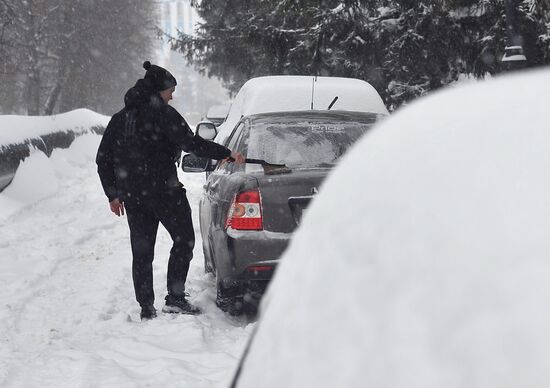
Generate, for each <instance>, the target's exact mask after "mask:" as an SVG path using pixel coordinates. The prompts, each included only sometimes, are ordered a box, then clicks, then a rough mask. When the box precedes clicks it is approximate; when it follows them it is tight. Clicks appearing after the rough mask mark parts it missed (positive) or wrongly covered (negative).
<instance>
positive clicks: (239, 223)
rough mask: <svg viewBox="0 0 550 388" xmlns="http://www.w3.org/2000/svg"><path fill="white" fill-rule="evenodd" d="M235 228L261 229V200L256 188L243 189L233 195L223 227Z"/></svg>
mask: <svg viewBox="0 0 550 388" xmlns="http://www.w3.org/2000/svg"><path fill="white" fill-rule="evenodd" d="M228 227H232V228H233V229H236V230H262V229H263V221H262V201H261V198H260V192H259V191H258V190H251V191H243V192H242V193H238V194H237V195H235V198H234V199H233V203H232V204H231V207H230V208H229V213H228V214H227V220H226V221H225V228H226V229H227V228H228Z"/></svg>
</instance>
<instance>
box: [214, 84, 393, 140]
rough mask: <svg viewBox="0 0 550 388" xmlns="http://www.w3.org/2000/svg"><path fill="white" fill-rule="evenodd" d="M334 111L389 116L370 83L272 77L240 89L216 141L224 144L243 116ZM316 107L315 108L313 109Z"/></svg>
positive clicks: (245, 85)
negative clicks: (328, 109)
mask: <svg viewBox="0 0 550 388" xmlns="http://www.w3.org/2000/svg"><path fill="white" fill-rule="evenodd" d="M335 97H338V100H337V101H336V102H335V103H334V105H333V106H332V109H334V110H345V111H355V112H371V113H381V114H387V113H388V110H387V109H386V107H385V105H384V102H383V101H382V98H381V97H380V95H379V94H378V92H377V91H376V89H374V87H373V86H372V85H370V84H369V83H368V82H365V81H362V80H359V79H354V78H340V77H311V76H290V75H282V76H268V77H258V78H252V79H250V80H248V81H247V82H246V83H245V84H244V85H243V86H242V87H241V89H240V90H239V92H238V93H237V95H236V96H235V99H234V100H233V103H232V105H231V108H230V110H229V113H228V115H227V119H226V120H225V122H224V123H223V124H222V125H221V126H220V127H219V134H218V137H217V139H216V141H218V142H220V143H221V142H223V140H225V138H226V137H227V136H229V134H230V133H231V130H232V129H233V128H234V127H235V125H236V124H237V123H238V122H239V120H240V119H241V117H242V116H248V115H252V114H258V113H268V112H284V111H299V110H309V109H313V110H326V109H327V108H328V107H329V105H330V104H331V102H332V101H333V100H334V98H335ZM312 106H313V108H312Z"/></svg>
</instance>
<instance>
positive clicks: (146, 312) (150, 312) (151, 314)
mask: <svg viewBox="0 0 550 388" xmlns="http://www.w3.org/2000/svg"><path fill="white" fill-rule="evenodd" d="M140 317H141V320H142V321H148V320H149V319H153V318H156V317H157V310H156V309H155V306H153V305H145V306H141V314H140Z"/></svg>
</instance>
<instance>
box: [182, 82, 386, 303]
mask: <svg viewBox="0 0 550 388" xmlns="http://www.w3.org/2000/svg"><path fill="white" fill-rule="evenodd" d="M387 113H388V111H387V109H386V107H385V106H384V103H383V101H382V99H381V97H380V95H379V94H378V93H377V92H376V90H375V89H374V88H373V87H372V86H371V85H370V84H368V83H367V82H365V81H361V80H358V79H350V78H337V77H334V78H332V77H306V76H270V77H259V78H254V79H251V80H249V81H247V82H246V83H245V84H244V85H243V87H242V88H241V90H240V91H239V93H238V94H237V96H236V97H235V99H234V101H233V104H232V106H231V108H230V111H229V113H228V115H227V119H226V120H225V122H224V123H223V125H222V127H221V132H220V133H219V134H218V136H217V137H216V141H218V142H220V143H221V144H224V145H226V146H227V147H229V148H230V149H231V150H234V151H238V152H241V153H242V154H243V155H244V156H245V157H246V158H247V163H246V164H244V165H238V164H232V163H229V164H226V163H223V162H221V163H218V164H217V165H215V164H213V161H207V160H206V159H202V158H197V157H195V156H193V155H187V156H186V157H185V158H184V162H183V168H184V171H186V172H196V171H205V170H206V171H207V181H206V184H205V186H204V187H205V193H204V195H203V197H202V199H201V202H200V207H199V209H200V216H199V219H200V228H201V235H202V242H203V252H204V259H205V269H206V271H207V272H212V273H213V274H215V276H216V286H217V298H216V302H217V305H218V306H219V307H221V308H222V309H224V310H227V311H229V312H232V313H239V312H241V311H242V309H243V307H246V305H249V306H252V307H254V305H255V304H257V302H258V301H259V298H260V296H261V295H262V294H263V291H264V289H265V287H266V286H267V284H268V282H269V280H270V279H271V277H272V275H273V273H274V270H275V268H276V266H277V263H278V260H279V258H280V257H281V255H282V253H283V252H284V250H285V249H286V247H287V245H288V242H289V240H290V238H291V237H292V234H293V232H294V230H295V229H296V228H297V226H298V225H299V223H300V220H301V217H302V215H303V213H304V212H305V211H306V209H307V207H308V206H309V203H310V201H311V200H312V198H313V197H314V196H315V195H316V194H317V192H318V191H319V187H320V186H321V184H322V182H323V180H324V179H325V178H326V176H327V175H328V174H329V172H330V171H331V170H332V168H333V167H334V165H335V164H336V162H337V161H338V160H339V158H340V157H341V156H342V155H343V154H344V153H345V152H346V151H347V149H349V148H350V147H351V146H352V144H353V143H354V142H355V141H356V140H358V139H359V138H360V137H361V136H362V135H363V134H364V133H365V132H366V131H367V130H368V129H369V128H370V127H371V126H372V125H373V124H374V123H375V122H376V121H377V120H379V119H380V118H381V117H383V116H385V115H387ZM224 131H225V132H224ZM216 132H217V129H216V128H214V127H213V125H212V124H211V123H200V124H199V125H198V126H197V134H198V135H199V136H202V137H205V138H212V137H213V136H215V135H216ZM247 302H248V303H247Z"/></svg>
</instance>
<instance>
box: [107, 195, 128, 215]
mask: <svg viewBox="0 0 550 388" xmlns="http://www.w3.org/2000/svg"><path fill="white" fill-rule="evenodd" d="M109 206H110V207H111V211H112V212H113V213H115V214H116V215H117V216H119V217H120V216H123V215H124V202H121V201H119V200H118V198H115V199H113V200H112V201H111V202H109Z"/></svg>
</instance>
